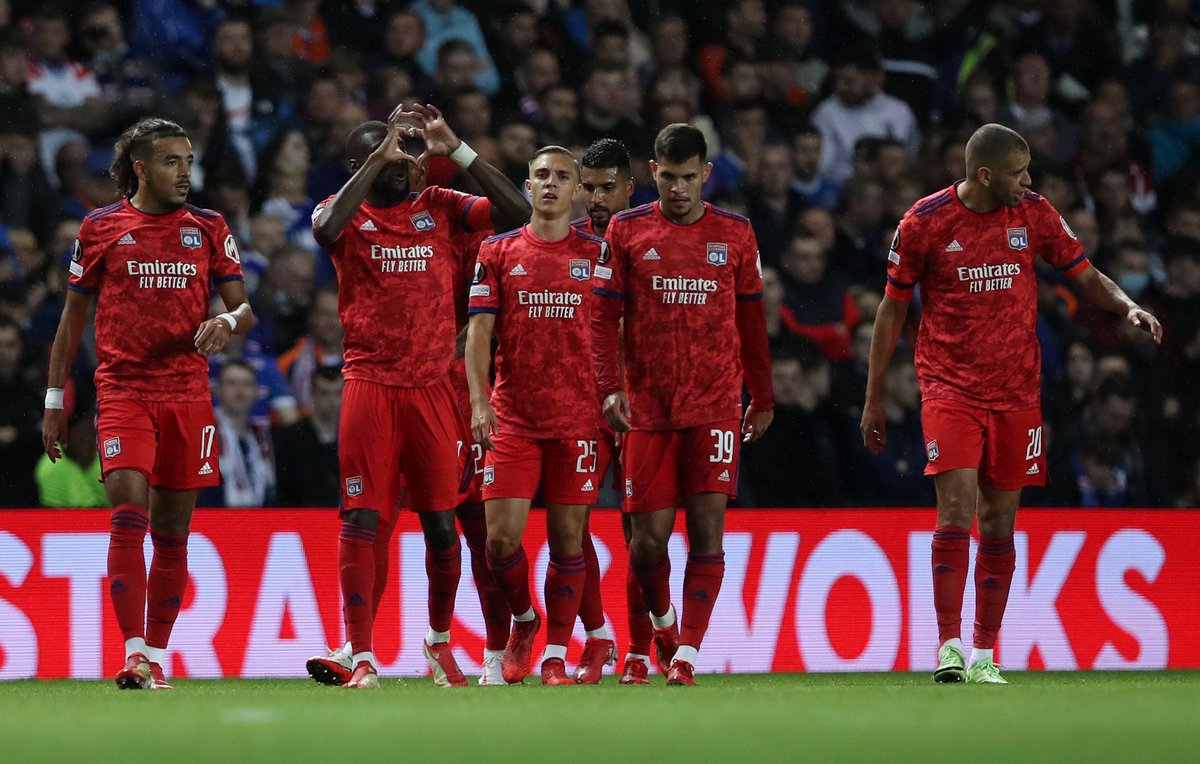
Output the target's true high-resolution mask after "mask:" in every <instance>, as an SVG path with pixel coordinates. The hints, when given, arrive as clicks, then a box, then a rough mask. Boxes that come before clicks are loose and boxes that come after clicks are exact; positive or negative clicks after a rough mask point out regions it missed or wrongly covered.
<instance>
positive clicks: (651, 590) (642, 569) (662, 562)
mask: <svg viewBox="0 0 1200 764" xmlns="http://www.w3.org/2000/svg"><path fill="white" fill-rule="evenodd" d="M630 564H632V565H633V572H634V575H636V576H637V580H638V583H639V584H641V585H642V595H643V596H644V597H645V601H646V607H647V608H649V610H650V612H651V613H653V614H654V615H656V616H664V615H666V614H667V612H668V611H669V610H670V609H671V557H670V555H666V554H664V555H663V556H662V557H660V558H659V559H658V560H657V561H655V562H652V563H650V564H649V565H643V564H642V563H640V562H639V561H637V560H633V561H632V562H631V563H630Z"/></svg>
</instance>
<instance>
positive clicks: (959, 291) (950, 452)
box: [861, 124, 1162, 684]
mask: <svg viewBox="0 0 1200 764" xmlns="http://www.w3.org/2000/svg"><path fill="white" fill-rule="evenodd" d="M966 165H967V166H966V170H967V174H966V180H962V181H959V182H957V183H955V184H954V185H952V186H950V187H949V188H946V189H944V190H942V191H939V192H938V193H936V194H933V195H932V196H928V197H926V198H924V199H922V200H920V201H919V202H917V203H916V204H915V205H913V207H912V209H910V210H909V211H908V213H907V214H905V216H904V218H903V219H902V220H901V221H900V225H899V227H898V228H897V229H896V236H895V238H894V239H893V240H892V245H891V250H890V251H889V253H888V270H887V286H886V296H885V297H884V298H883V302H882V303H881V304H880V306H879V311H878V313H877V315H876V320H875V330H874V335H873V337H872V340H871V361H870V369H869V371H868V380H867V396H866V404H865V405H864V407H863V416H862V423H861V429H862V436H863V443H864V444H865V445H866V447H867V448H868V449H870V450H871V452H872V453H874V454H878V453H879V452H880V451H881V450H882V449H883V447H884V444H885V443H886V442H887V429H886V427H887V425H886V419H885V417H884V410H883V399H884V385H885V381H886V371H887V365H888V361H889V360H890V359H891V357H892V352H893V350H895V347H896V341H897V340H898V339H899V337H900V331H901V329H902V328H903V326H904V321H905V315H906V313H907V310H908V302H909V300H910V299H912V296H913V292H914V290H915V289H916V287H917V286H918V285H920V287H921V297H922V304H923V306H924V312H923V315H922V317H921V327H920V333H919V334H918V337H917V348H916V364H917V376H918V377H919V379H920V384H921V400H922V411H921V421H922V426H923V427H924V430H925V452H926V457H927V458H928V463H927V466H926V468H925V474H926V475H930V476H932V477H933V482H934V486H935V488H936V490H937V527H936V529H935V530H934V534H933V555H932V563H931V564H932V568H933V603H934V609H935V610H936V611H937V621H938V641H939V645H940V647H939V650H938V668H937V670H936V671H935V672H934V674H933V678H934V680H935V681H937V682H942V683H957V682H962V681H963V680H964V679H965V680H966V681H967V682H969V683H978V684H1007V682H1005V680H1004V678H1003V677H1002V676H1001V674H1000V668H999V666H997V665H996V662H995V657H994V648H995V644H996V635H997V633H998V632H999V631H1000V622H1001V620H1002V619H1003V617H1004V608H1005V605H1006V604H1007V602H1008V590H1009V585H1010V584H1011V582H1012V575H1013V568H1014V562H1015V553H1014V548H1013V529H1014V526H1015V523H1016V517H1017V506H1018V504H1019V503H1020V497H1021V489H1022V488H1023V487H1024V486H1027V485H1038V486H1040V485H1045V483H1046V457H1045V449H1044V447H1043V439H1042V412H1041V401H1040V397H1039V394H1040V390H1041V379H1040V377H1041V353H1040V350H1039V346H1038V339H1037V335H1036V332H1035V324H1036V321H1037V278H1036V276H1035V274H1034V257H1035V256H1040V257H1041V258H1042V259H1043V260H1045V261H1046V262H1047V263H1049V264H1050V265H1051V266H1053V267H1054V268H1055V269H1056V270H1058V272H1059V273H1061V274H1062V275H1063V276H1064V277H1066V278H1068V279H1070V280H1071V281H1072V282H1073V283H1074V285H1075V288H1076V289H1077V290H1078V291H1079V292H1080V294H1082V295H1083V297H1084V298H1085V299H1086V300H1088V301H1089V302H1091V303H1092V304H1094V305H1096V306H1098V307H1099V308H1101V309H1103V310H1106V311H1109V312H1112V313H1117V314H1120V315H1123V316H1125V319H1126V320H1127V321H1128V322H1129V323H1130V324H1131V325H1132V326H1134V327H1136V328H1138V329H1141V330H1142V331H1145V332H1147V333H1149V334H1150V335H1151V336H1152V337H1153V338H1154V341H1155V342H1160V341H1161V339H1162V327H1161V326H1160V325H1159V323H1158V320H1157V319H1155V317H1154V316H1152V315H1150V314H1149V313H1148V312H1146V311H1145V310H1143V309H1142V308H1141V307H1139V306H1138V304H1137V303H1135V302H1134V301H1133V300H1132V299H1130V298H1129V295H1127V294H1125V292H1123V291H1122V290H1121V288H1120V287H1118V286H1117V285H1116V284H1114V283H1113V281H1112V280H1111V279H1109V278H1108V277H1107V276H1105V275H1104V274H1102V273H1100V271H1098V270H1096V268H1095V267H1094V266H1093V265H1092V264H1091V263H1090V262H1089V261H1088V258H1087V256H1086V255H1085V254H1084V251H1083V247H1081V246H1080V244H1079V242H1078V240H1077V239H1076V237H1075V233H1074V232H1073V231H1072V230H1071V227H1070V226H1069V225H1067V222H1066V220H1064V219H1063V217H1062V216H1061V215H1059V213H1058V211H1057V210H1055V209H1054V207H1053V206H1052V205H1051V204H1050V202H1048V201H1046V199H1044V198H1043V197H1041V196H1039V195H1038V194H1036V193H1034V192H1033V191H1030V190H1029V186H1030V184H1031V182H1032V181H1031V179H1030V177H1029V146H1028V145H1027V144H1026V143H1025V140H1024V139H1023V138H1022V137H1021V136H1020V135H1019V134H1017V133H1016V132H1014V131H1013V130H1010V129H1008V128H1007V127H1003V126H1001V125H997V124H988V125H984V126H983V127H981V128H979V129H978V130H976V131H975V134H974V135H972V136H971V139H970V140H969V141H968V142H967V154H966ZM976 519H978V521H979V548H978V551H977V554H976V557H975V633H974V647H973V649H972V651H971V659H970V661H969V662H967V661H965V660H964V654H963V645H962V639H961V634H960V629H961V623H962V600H963V589H964V588H965V587H966V582H967V566H968V562H969V559H968V556H969V554H970V532H971V527H972V525H973V524H974V522H975V520H976Z"/></svg>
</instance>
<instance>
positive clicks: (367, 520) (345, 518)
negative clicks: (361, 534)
mask: <svg viewBox="0 0 1200 764" xmlns="http://www.w3.org/2000/svg"><path fill="white" fill-rule="evenodd" d="M342 522H346V523H350V524H351V525H355V526H357V527H359V528H366V529H367V530H372V531H373V530H376V529H377V528H378V527H379V513H378V512H376V511H375V510H373V509H351V510H349V511H347V512H343V513H342Z"/></svg>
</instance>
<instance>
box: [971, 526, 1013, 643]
mask: <svg viewBox="0 0 1200 764" xmlns="http://www.w3.org/2000/svg"><path fill="white" fill-rule="evenodd" d="M1016 560H1017V553H1016V550H1015V548H1014V547H1013V537H1012V536H1008V537H1006V538H1002V539H980V540H979V549H978V551H977V552H976V554H975V647H977V648H980V649H981V650H991V649H994V648H995V647H996V635H997V634H998V633H999V632H1000V622H1001V621H1003V620H1004V608H1005V606H1007V605H1008V590H1009V587H1010V586H1012V577H1013V568H1014V567H1016Z"/></svg>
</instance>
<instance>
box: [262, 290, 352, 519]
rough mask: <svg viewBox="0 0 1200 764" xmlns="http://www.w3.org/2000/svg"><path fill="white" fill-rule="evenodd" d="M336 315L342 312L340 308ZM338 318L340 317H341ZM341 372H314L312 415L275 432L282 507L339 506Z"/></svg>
mask: <svg viewBox="0 0 1200 764" xmlns="http://www.w3.org/2000/svg"><path fill="white" fill-rule="evenodd" d="M335 311H336V308H335ZM334 315H335V317H336V315H337V314H336V312H335V314H334ZM344 385H345V382H344V381H343V380H342V374H341V370H340V368H338V367H331V366H326V367H321V368H318V369H314V370H312V373H311V375H310V376H309V379H308V381H307V383H306V384H305V387H306V388H308V389H309V390H311V400H310V407H309V408H308V414H307V415H306V416H304V417H303V418H301V419H300V421H298V422H296V423H294V424H291V425H289V426H287V427H282V428H279V429H276V430H274V431H273V433H272V439H273V442H274V447H275V464H276V477H277V478H278V491H279V493H278V501H279V505H280V506H281V507H336V506H337V504H338V499H339V497H340V494H339V490H340V482H339V480H338V460H337V443H338V437H337V436H338V412H339V410H340V409H341V405H342V387H343V386H344Z"/></svg>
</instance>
